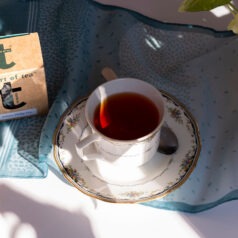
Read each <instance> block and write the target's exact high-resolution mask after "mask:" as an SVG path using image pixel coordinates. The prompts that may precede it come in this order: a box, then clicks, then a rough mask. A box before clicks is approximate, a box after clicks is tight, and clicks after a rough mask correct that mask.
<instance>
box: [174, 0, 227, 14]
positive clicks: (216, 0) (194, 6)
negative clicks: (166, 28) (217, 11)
mask: <svg viewBox="0 0 238 238" xmlns="http://www.w3.org/2000/svg"><path fill="white" fill-rule="evenodd" d="M229 2H231V0H184V1H183V2H182V4H181V5H180V7H179V11H180V12H199V11H209V10H211V9H213V8H216V7H219V6H222V5H225V4H228V3H229Z"/></svg>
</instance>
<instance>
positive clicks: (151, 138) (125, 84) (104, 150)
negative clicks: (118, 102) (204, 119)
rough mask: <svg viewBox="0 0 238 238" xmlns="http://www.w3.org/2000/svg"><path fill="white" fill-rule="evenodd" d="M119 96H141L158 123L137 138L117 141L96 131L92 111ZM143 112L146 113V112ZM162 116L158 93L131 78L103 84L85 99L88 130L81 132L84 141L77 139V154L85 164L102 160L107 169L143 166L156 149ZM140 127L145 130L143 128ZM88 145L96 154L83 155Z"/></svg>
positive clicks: (162, 109)
mask: <svg viewBox="0 0 238 238" xmlns="http://www.w3.org/2000/svg"><path fill="white" fill-rule="evenodd" d="M122 93H123V94H125V93H136V94H140V95H142V96H144V97H145V98H147V100H149V101H150V102H152V104H153V106H154V109H155V110H156V112H157V113H158V115H159V119H158V120H157V121H156V124H155V126H154V128H152V129H150V131H149V132H148V133H146V134H144V135H142V136H139V137H138V138H133V139H124V138H123V139H117V138H113V137H112V136H107V135H105V134H104V132H102V131H100V130H99V129H98V128H97V127H96V125H95V123H94V120H95V111H96V109H97V107H98V105H99V104H100V103H101V102H102V101H104V100H105V99H108V98H109V99H110V97H111V96H112V95H116V94H122ZM126 104H127V103H126ZM145 109H146V110H147V108H145ZM146 110H145V111H146ZM164 113H165V109H164V101H163V97H162V95H161V93H160V92H159V91H158V90H157V89H156V88H155V87H153V86H152V85H150V84H149V83H146V82H144V81H142V80H138V79H133V78H119V79H115V80H112V81H109V82H106V83H104V84H102V85H100V86H99V87H97V88H96V89H95V90H94V91H93V92H92V94H91V95H90V96H89V98H88V99H87V102H86V106H85V117H86V120H87V123H88V128H87V129H86V130H85V133H84V135H83V137H84V138H80V140H79V141H78V142H77V144H76V150H77V153H78V155H79V156H80V157H81V158H82V159H83V160H85V161H89V160H97V159H98V160H104V162H107V163H109V164H111V165H120V166H132V167H133V166H134V167H138V166H140V165H143V164H145V163H146V162H148V161H149V160H150V159H151V158H152V157H153V156H154V154H155V153H156V151H157V149H158V146H159V138H160V129H161V126H162V125H163V122H164ZM143 114H145V115H146V116H147V112H145V113H144V111H143ZM109 117H110V115H109ZM124 117H127V115H124ZM112 121H113V119H112ZM136 121H137V120H136ZM135 123H136V122H135ZM144 126H145V127H146V125H144ZM147 126H148V125H147ZM142 127H143V126H142ZM142 127H141V128H142ZM143 128H144V127H143ZM129 130H130V129H128V134H129ZM85 134H87V135H85ZM91 143H94V146H95V148H96V154H89V153H86V152H85V151H86V150H85V149H86V147H88V146H89V145H91Z"/></svg>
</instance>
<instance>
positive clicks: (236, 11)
mask: <svg viewBox="0 0 238 238" xmlns="http://www.w3.org/2000/svg"><path fill="white" fill-rule="evenodd" d="M226 6H227V8H228V9H229V10H230V11H231V13H232V14H233V15H234V16H235V15H236V14H237V13H238V9H237V8H236V6H235V5H234V4H233V3H228V4H227V5H226Z"/></svg>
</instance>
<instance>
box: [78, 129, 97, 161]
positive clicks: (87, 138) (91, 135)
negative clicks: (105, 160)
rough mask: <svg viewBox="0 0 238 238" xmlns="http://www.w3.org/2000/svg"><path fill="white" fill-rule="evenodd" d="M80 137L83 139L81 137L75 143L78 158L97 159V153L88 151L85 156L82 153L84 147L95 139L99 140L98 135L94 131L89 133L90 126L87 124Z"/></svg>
mask: <svg viewBox="0 0 238 238" xmlns="http://www.w3.org/2000/svg"><path fill="white" fill-rule="evenodd" d="M82 138H83V139H81V140H80V141H78V142H77V143H76V144H75V148H76V151H77V153H78V155H79V156H80V158H81V159H83V160H85V161H89V160H95V159H99V155H98V154H97V153H90V154H87V156H86V155H85V154H84V148H86V147H87V146H89V145H90V144H92V143H93V142H95V141H99V140H100V139H101V137H100V135H98V134H96V133H90V128H89V126H87V127H86V128H85V130H84V132H83V135H82Z"/></svg>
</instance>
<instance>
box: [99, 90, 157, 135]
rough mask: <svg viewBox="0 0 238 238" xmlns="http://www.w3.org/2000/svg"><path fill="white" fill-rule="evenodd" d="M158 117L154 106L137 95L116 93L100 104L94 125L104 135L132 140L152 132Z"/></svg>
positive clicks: (148, 100) (145, 98)
mask: <svg viewBox="0 0 238 238" xmlns="http://www.w3.org/2000/svg"><path fill="white" fill-rule="evenodd" d="M159 120H160V115H159V111H158V109H157V107H156V106H155V104H154V103H153V102H152V101H151V100H150V99H148V98H147V97H145V96H143V95H141V94H137V93H118V94H115V95H111V96H109V97H108V98H107V99H106V100H104V101H103V102H101V103H100V104H99V105H98V106H97V108H96V110H95V113H94V125H95V127H96V128H97V130H99V131H100V132H101V133H103V134H104V135H106V136H108V137H110V138H113V139H118V140H133V139H137V138H140V137H143V136H145V135H147V134H149V133H150V132H152V131H153V130H154V129H155V128H156V127H157V125H158V124H159Z"/></svg>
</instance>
